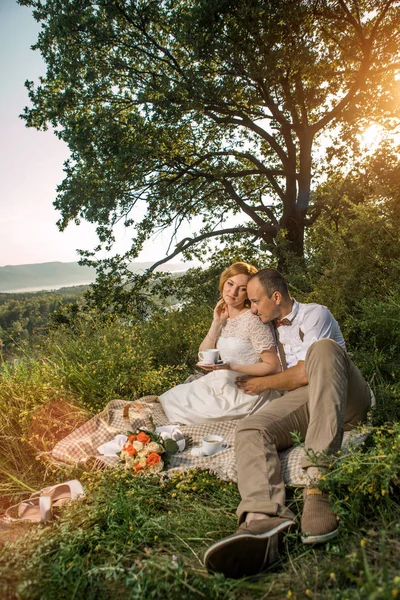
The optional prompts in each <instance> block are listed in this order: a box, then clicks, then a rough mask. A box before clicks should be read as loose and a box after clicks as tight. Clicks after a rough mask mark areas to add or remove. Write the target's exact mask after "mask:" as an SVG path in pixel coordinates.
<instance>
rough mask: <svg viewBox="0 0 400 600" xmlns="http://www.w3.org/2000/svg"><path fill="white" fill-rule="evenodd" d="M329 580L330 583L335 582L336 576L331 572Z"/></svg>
mask: <svg viewBox="0 0 400 600" xmlns="http://www.w3.org/2000/svg"><path fill="white" fill-rule="evenodd" d="M329 579H330V580H331V581H335V580H336V575H335V573H334V572H333V571H332V572H331V573H329Z"/></svg>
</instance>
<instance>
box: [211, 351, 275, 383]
mask: <svg viewBox="0 0 400 600" xmlns="http://www.w3.org/2000/svg"><path fill="white" fill-rule="evenodd" d="M260 358H261V361H262V362H259V363H254V364H250V365H232V364H225V365H221V367H220V368H225V369H230V370H231V371H236V372H237V373H243V374H245V375H253V376H254V377H262V376H264V375H272V374H273V373H279V371H280V370H281V364H280V362H279V358H278V354H277V352H276V349H275V348H270V349H269V350H264V352H261V354H260ZM218 368H219V367H218V365H215V366H214V367H213V369H215V370H218Z"/></svg>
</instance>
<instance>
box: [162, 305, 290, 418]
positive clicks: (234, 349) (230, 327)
mask: <svg viewBox="0 0 400 600" xmlns="http://www.w3.org/2000/svg"><path fill="white" fill-rule="evenodd" d="M272 347H276V344H275V337H274V333H273V329H272V327H271V325H269V324H264V323H262V322H261V321H260V320H259V318H258V317H256V316H255V315H253V314H252V313H251V312H250V310H248V311H246V312H245V313H242V314H241V315H239V316H238V317H236V318H235V319H228V322H227V324H226V325H225V326H224V328H223V329H222V331H221V335H220V337H219V338H218V343H217V348H218V350H219V352H220V355H221V359H222V360H223V361H224V362H229V363H230V364H242V365H243V364H255V363H258V362H260V356H259V355H260V353H261V352H263V351H264V350H268V349H270V348H272ZM237 377H240V373H238V372H237V371H231V370H228V369H221V370H216V371H212V372H210V373H207V374H206V375H204V376H203V377H199V379H196V380H194V381H191V382H190V383H183V384H181V385H177V386H176V387H174V388H172V389H170V390H168V391H167V392H165V393H164V394H162V395H161V396H160V398H159V399H160V402H161V404H162V406H163V408H164V411H165V413H166V415H167V417H168V420H169V422H170V423H183V424H190V423H212V422H214V421H227V420H233V419H242V418H243V417H246V416H247V415H249V414H252V413H254V412H255V411H257V410H258V409H259V408H261V406H263V405H264V404H265V403H266V402H268V401H269V400H272V399H274V398H277V397H278V396H279V395H280V394H279V392H277V391H275V390H268V391H266V392H263V393H262V394H256V395H250V394H245V393H244V392H243V391H242V390H240V389H238V388H237V387H236V384H235V380H236V378H237Z"/></svg>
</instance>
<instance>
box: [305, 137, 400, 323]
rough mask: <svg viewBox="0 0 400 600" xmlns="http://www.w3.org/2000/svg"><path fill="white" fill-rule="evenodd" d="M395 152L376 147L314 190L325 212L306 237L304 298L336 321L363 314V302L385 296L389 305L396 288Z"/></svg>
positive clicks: (399, 224) (399, 225) (399, 247)
mask: <svg viewBox="0 0 400 600" xmlns="http://www.w3.org/2000/svg"><path fill="white" fill-rule="evenodd" d="M398 150H399V148H398V147H397V148H396V147H392V146H390V145H388V144H384V145H382V147H381V149H380V150H379V151H378V152H377V153H375V154H374V155H373V156H371V157H369V158H368V159H367V160H365V161H364V162H363V163H361V164H359V165H358V166H357V168H354V169H353V170H352V171H351V172H350V173H349V175H348V176H347V177H346V178H336V180H331V181H329V183H327V184H326V185H325V186H322V187H321V188H320V190H319V191H318V193H319V194H321V195H323V196H324V204H325V210H324V212H323V214H322V215H321V217H320V219H319V221H318V223H317V224H316V225H315V226H314V228H313V230H312V232H311V233H310V234H309V236H308V240H307V251H308V253H309V260H308V277H309V285H310V289H311V290H312V293H311V294H309V295H308V300H309V301H315V302H320V303H322V304H326V305H327V306H329V308H330V309H331V310H332V312H333V314H334V315H335V316H336V318H337V319H339V320H340V321H341V322H342V323H343V322H344V321H345V320H349V319H351V318H352V317H353V318H354V316H355V315H357V313H358V312H359V311H360V312H361V313H362V314H364V315H368V311H366V310H365V308H366V307H365V306H364V304H363V303H364V302H368V303H369V304H370V305H372V304H373V303H374V302H376V303H380V304H381V305H382V304H386V303H387V302H386V300H384V301H382V298H388V300H389V304H390V298H391V295H393V294H394V295H396V294H398V293H399V290H400V288H399V278H398V272H399V266H400V209H399V207H400V203H399V199H400V186H399V184H398V181H399V162H398ZM359 307H360V308H359ZM374 315H375V317H376V318H377V319H378V320H379V327H382V328H383V331H385V333H388V331H387V325H385V323H384V322H383V320H382V319H380V318H379V313H377V312H375V311H374ZM345 329H346V325H345Z"/></svg>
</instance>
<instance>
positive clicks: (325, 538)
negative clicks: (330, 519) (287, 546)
mask: <svg viewBox="0 0 400 600" xmlns="http://www.w3.org/2000/svg"><path fill="white" fill-rule="evenodd" d="M338 533H339V529H334V530H333V531H330V532H329V533H324V534H322V535H308V536H306V537H302V538H301V541H302V542H303V544H325V543H326V542H330V540H333V539H334V538H335V537H336V536H337V535H338Z"/></svg>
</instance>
